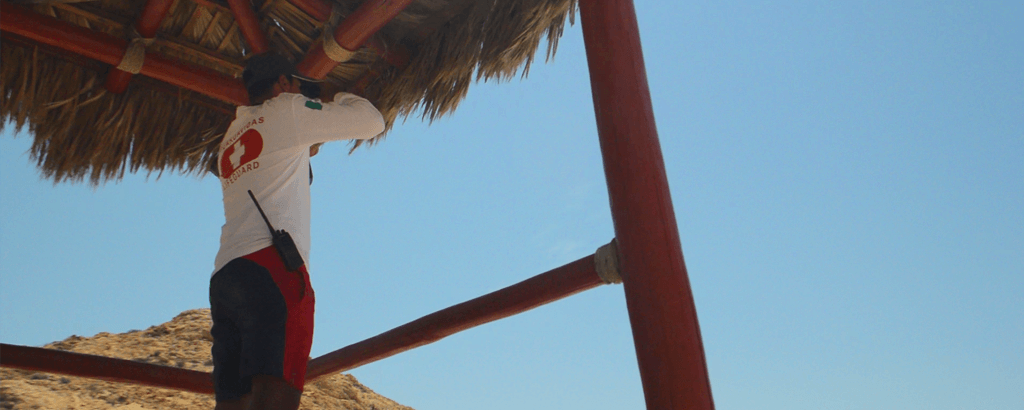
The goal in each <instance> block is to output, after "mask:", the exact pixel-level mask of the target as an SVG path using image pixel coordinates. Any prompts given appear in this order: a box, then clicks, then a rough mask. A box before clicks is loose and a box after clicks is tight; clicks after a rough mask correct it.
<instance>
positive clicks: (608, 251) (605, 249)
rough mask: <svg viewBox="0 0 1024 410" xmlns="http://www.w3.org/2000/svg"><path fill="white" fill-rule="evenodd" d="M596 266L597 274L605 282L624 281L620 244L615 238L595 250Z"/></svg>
mask: <svg viewBox="0 0 1024 410" xmlns="http://www.w3.org/2000/svg"><path fill="white" fill-rule="evenodd" d="M594 267H595V268H596V269H597V276H600V277H601V280H603V281H604V283H608V284H613V283H622V274H621V270H619V246H618V245H617V244H616V242H615V239H614V238H613V239H612V241H611V242H608V244H607V245H604V246H602V247H600V248H597V252H594Z"/></svg>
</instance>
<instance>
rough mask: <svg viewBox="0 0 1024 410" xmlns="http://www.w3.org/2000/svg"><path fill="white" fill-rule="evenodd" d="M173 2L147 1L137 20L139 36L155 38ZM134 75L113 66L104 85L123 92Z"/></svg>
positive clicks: (166, 0)
mask: <svg viewBox="0 0 1024 410" xmlns="http://www.w3.org/2000/svg"><path fill="white" fill-rule="evenodd" d="M172 4H174V0H149V1H147V2H146V5H145V6H144V7H143V8H142V15H140V16H139V19H138V20H137V21H136V22H135V31H137V32H138V33H139V36H141V37H142V38H153V37H154V36H156V30H157V29H159V28H160V22H161V21H163V19H164V17H165V16H166V15H167V12H168V11H169V10H170V9H171V5H172ZM132 75H133V74H132V73H129V72H127V71H121V70H118V69H117V68H116V66H115V67H111V69H110V72H109V73H107V82H106V83H104V86H105V87H106V88H107V90H108V91H110V92H112V93H114V94H120V93H123V92H124V91H125V90H127V89H128V82H129V81H131V79H132Z"/></svg>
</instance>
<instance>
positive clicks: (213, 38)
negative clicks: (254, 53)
mask: <svg viewBox="0 0 1024 410" xmlns="http://www.w3.org/2000/svg"><path fill="white" fill-rule="evenodd" d="M361 2H362V1H336V2H335V3H336V4H337V5H338V6H337V7H336V8H335V10H336V11H337V12H338V13H339V15H338V16H337V17H339V18H343V17H344V16H345V15H347V14H348V13H350V12H351V11H352V10H354V9H355V7H356V6H358V5H359V4H360V3H361ZM43 3H46V2H45V1H44V2H43ZM254 3H256V5H257V10H258V15H259V17H260V20H261V25H262V27H263V28H264V30H265V32H266V33H267V37H268V40H269V41H270V44H271V48H272V49H274V50H276V51H278V52H282V53H286V54H288V55H291V56H293V57H295V59H296V60H298V59H301V58H302V56H303V55H304V54H305V50H307V49H309V47H310V45H311V44H312V43H313V42H314V41H315V40H316V39H318V37H319V36H320V34H321V30H322V28H323V22H322V21H318V20H317V19H316V18H314V17H311V16H309V15H308V14H306V13H305V12H303V11H301V10H300V9H298V8H296V7H295V6H294V5H292V4H291V3H289V1H288V0H267V1H255V2H254ZM141 6H142V2H121V1H112V0H104V1H94V2H84V3H71V4H60V3H55V4H40V5H35V6H33V9H34V10H35V11H36V12H39V13H42V14H46V15H49V16H53V17H56V18H58V19H61V20H64V21H67V22H70V23H72V24H76V25H79V26H82V27H89V28H90V29H92V30H97V31H102V32H105V33H107V34H110V35H112V36H116V37H121V38H127V33H126V31H125V27H130V26H131V24H132V22H133V21H134V20H135V18H136V16H137V15H138V13H139V11H140V10H138V9H139V8H141ZM575 10H576V1H575V0H500V1H496V0H447V1H445V0H418V1H414V2H413V3H412V4H411V5H410V6H409V7H407V8H406V9H405V10H404V11H403V12H402V13H401V14H399V16H398V17H396V18H395V19H394V20H393V21H392V22H391V23H389V24H388V25H387V26H385V27H384V28H383V29H382V30H381V31H380V32H379V33H378V34H377V36H376V38H377V39H379V40H381V42H382V43H383V44H385V45H391V46H395V47H397V46H402V47H405V48H407V49H409V50H411V52H412V58H411V60H410V61H409V63H408V64H407V65H405V66H404V67H394V66H392V65H390V64H388V63H387V62H385V61H384V59H382V58H381V57H380V56H378V55H377V53H375V52H373V51H372V50H369V49H365V48H364V49H363V50H360V52H358V53H357V54H356V55H355V57H354V58H353V59H352V60H349V61H348V62H345V63H342V64H339V65H338V66H337V67H336V68H335V69H334V70H333V71H332V72H331V73H330V74H329V75H328V78H327V80H328V81H329V82H330V83H331V85H332V86H335V87H337V88H340V89H350V88H352V87H354V86H356V84H357V82H359V81H362V83H360V84H359V85H358V88H361V89H363V94H364V95H365V96H366V97H367V98H368V99H370V100H371V101H373V102H374V103H375V104H376V106H377V107H378V109H380V111H381V112H382V114H383V115H384V118H385V120H386V121H387V127H388V128H387V129H390V128H391V126H392V125H393V124H394V122H395V120H396V119H397V118H399V117H408V116H410V115H416V114H417V113H419V115H420V117H421V118H422V119H425V120H430V121H432V120H434V119H436V118H438V117H441V116H444V115H446V114H450V113H452V112H454V110H455V109H456V108H457V107H458V104H459V102H460V101H462V99H463V98H465V96H466V93H467V91H468V90H469V85H470V84H471V83H473V82H474V81H479V80H485V81H487V80H496V81H507V80H510V79H512V78H515V77H516V76H517V75H518V74H520V73H521V75H523V76H525V75H526V73H527V72H528V71H529V67H530V64H531V63H532V62H533V59H534V57H535V55H536V52H537V49H538V47H539V45H540V42H541V40H542V39H543V38H545V37H546V38H547V39H548V48H547V57H549V58H550V57H551V56H553V54H554V52H555V49H556V46H557V42H558V39H559V37H561V34H562V30H563V28H564V26H565V21H566V18H567V17H568V18H570V19H571V18H572V16H573V15H574V13H575ZM0 41H2V44H0V53H2V56H0V57H2V59H3V62H4V64H3V67H2V78H0V83H2V87H3V88H2V91H3V94H2V95H0V106H2V122H0V129H2V127H4V123H6V122H7V121H13V122H14V123H15V124H16V126H17V127H18V128H19V129H21V128H22V127H23V126H26V125H27V127H28V130H29V131H30V132H31V133H32V134H33V135H34V138H35V140H34V143H33V145H32V149H31V154H32V158H33V159H34V160H35V161H37V162H38V164H39V167H40V169H41V171H42V172H43V175H44V176H45V177H46V178H49V179H52V180H53V181H54V182H55V183H59V182H65V181H67V182H78V181H83V180H86V179H87V180H89V181H90V182H91V183H93V184H99V183H101V182H104V181H107V180H117V179H120V178H121V177H123V176H124V173H125V172H136V171H139V170H145V171H147V172H157V173H160V172H164V171H172V172H182V173H190V172H195V173H202V172H204V170H205V169H206V168H207V164H208V163H209V162H210V161H211V159H212V158H213V156H214V155H216V148H217V145H218V144H219V142H220V138H221V135H222V134H223V132H224V131H225V130H226V129H227V126H228V124H229V123H230V121H231V119H232V118H233V112H234V107H233V106H231V105H230V104H227V103H224V102H221V101H217V100H214V99H212V98H210V97H207V96H204V95H200V94H198V93H195V92H191V91H188V90H184V89H181V88H178V87H175V86H172V85H168V84H165V83H162V82H159V81H156V80H152V79H148V78H144V77H142V76H138V75H137V76H135V77H134V78H133V80H132V83H131V86H130V87H129V89H128V91H127V92H126V93H124V94H120V95H118V94H113V93H110V92H107V91H106V90H105V89H104V87H103V84H104V81H105V78H106V74H107V71H108V70H110V67H109V66H107V65H105V64H102V63H99V62H96V61H92V60H86V59H84V58H82V57H77V56H73V55H69V54H68V53H66V52H63V51H59V50H56V49H53V48H49V47H47V46H40V45H37V44H34V43H33V42H31V41H28V40H25V39H22V38H19V37H17V36H13V35H10V34H9V33H7V32H4V33H3V37H2V39H0ZM147 52H148V53H154V52H155V53H159V54H161V55H163V56H165V57H170V58H175V59H178V60H181V61H185V62H188V63H190V64H194V65H199V66H203V67H205V68H207V69H212V70H215V71H217V72H220V73H223V74H226V75H229V76H234V77H236V78H238V77H240V74H241V67H242V65H243V64H244V59H245V55H246V53H247V46H246V45H245V41H244V40H243V39H242V37H241V35H240V34H239V30H238V28H237V25H235V24H234V18H233V17H232V15H231V13H230V10H228V9H227V6H226V5H224V4H222V3H220V2H219V1H211V0H204V1H200V2H193V1H190V0H178V1H177V2H175V4H174V6H173V7H172V9H171V12H170V15H169V16H168V17H167V18H166V19H164V21H163V22H162V25H161V28H160V31H159V32H158V35H157V40H156V41H155V42H154V44H153V45H151V46H149V48H147ZM382 138H383V135H381V136H378V137H377V138H375V139H373V140H371V141H370V144H373V143H375V142H379V141H380V140H381V139H382ZM356 147H357V146H353V149H355V148H356Z"/></svg>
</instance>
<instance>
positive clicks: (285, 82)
mask: <svg viewBox="0 0 1024 410" xmlns="http://www.w3.org/2000/svg"><path fill="white" fill-rule="evenodd" d="M277 85H279V86H281V89H282V90H284V89H287V88H288V87H289V86H291V85H292V82H291V80H289V79H288V76H286V75H284V74H281V75H279V76H277Z"/></svg>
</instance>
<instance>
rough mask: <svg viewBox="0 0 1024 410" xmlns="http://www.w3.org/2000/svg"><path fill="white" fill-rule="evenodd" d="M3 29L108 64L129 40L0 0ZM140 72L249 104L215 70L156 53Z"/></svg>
mask: <svg viewBox="0 0 1024 410" xmlns="http://www.w3.org/2000/svg"><path fill="white" fill-rule="evenodd" d="M0 30H2V31H4V32H9V33H11V34H15V35H18V36H21V37H24V38H26V39H28V40H31V41H35V42H39V43H42V44H45V45H48V46H51V47H55V48H59V49H62V50H65V51H69V52H72V53H75V54H78V55H81V56H83V57H87V58H91V59H93V60H97V61H100V62H103V63H106V64H111V65H115V64H119V63H120V62H121V57H122V55H123V54H124V50H125V48H126V47H127V46H128V42H127V41H125V40H124V39H121V38H117V37H114V36H111V35H108V34H105V33H100V32H97V31H93V30H89V29H87V28H84V27H79V26H76V25H73V24H69V23H66V22H63V21H60V20H57V19H55V18H53V17H49V16H44V15H42V14H39V13H36V12H34V11H32V10H30V9H27V8H25V7H22V6H17V5H14V4H10V3H8V2H6V1H0ZM140 74H142V75H145V76H147V77H150V78H154V79H157V80H160V81H163V82H165V83H168V84H171V85H176V86H178V87H181V88H184V89H187V90H192V91H195V92H197V93H200V94H204V95H207V96H210V97H213V98H215V99H217V100H220V101H224V102H227V103H230V104H234V105H248V104H249V95H248V94H247V93H246V91H245V86H244V85H242V82H241V81H239V80H237V79H235V78H234V77H231V76H227V75H224V74H221V73H218V72H216V71H213V70H210V69H207V68H203V67H198V66H195V65H192V64H186V63H182V62H179V61H176V60H172V59H169V58H166V57H163V56H161V55H158V54H153V55H150V56H148V57H146V61H145V63H144V64H143V65H142V69H141V71H140Z"/></svg>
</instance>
